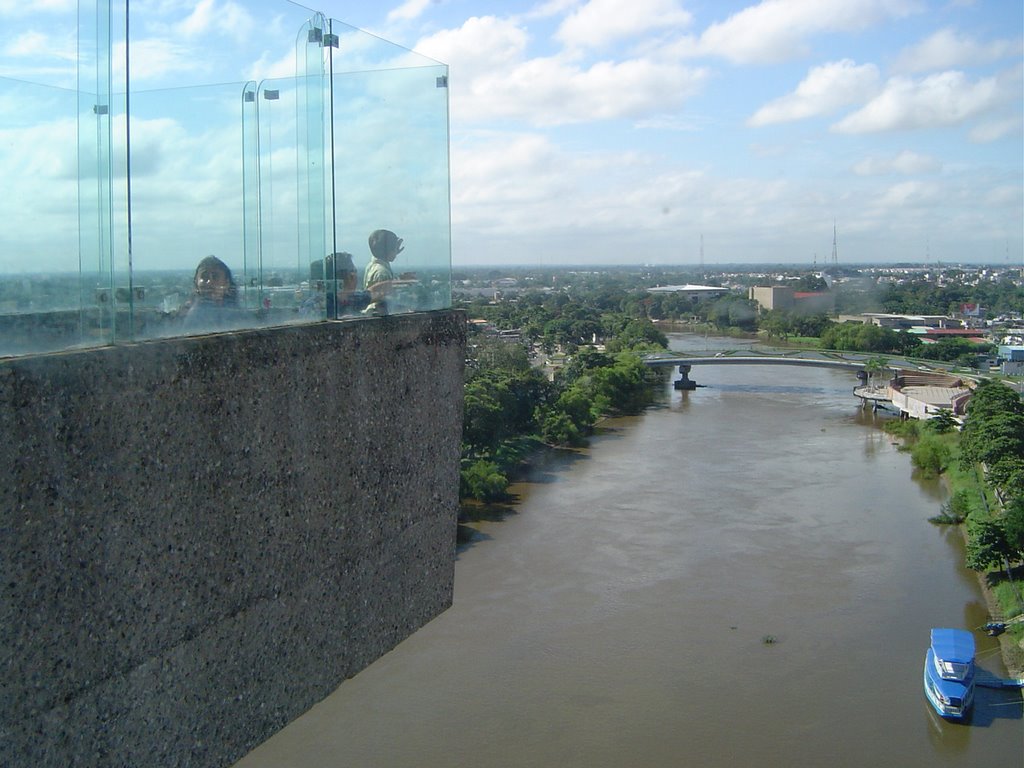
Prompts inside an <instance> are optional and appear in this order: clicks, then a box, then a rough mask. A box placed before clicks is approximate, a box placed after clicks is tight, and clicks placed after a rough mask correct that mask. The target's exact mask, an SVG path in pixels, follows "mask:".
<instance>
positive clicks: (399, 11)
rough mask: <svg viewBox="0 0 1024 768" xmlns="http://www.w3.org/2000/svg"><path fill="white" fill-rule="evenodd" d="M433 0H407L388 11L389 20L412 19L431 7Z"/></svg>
mask: <svg viewBox="0 0 1024 768" xmlns="http://www.w3.org/2000/svg"><path fill="white" fill-rule="evenodd" d="M431 2H432V0H406V1H405V2H404V3H402V4H401V5H400V6H398V7H397V8H394V9H392V10H391V11H389V12H388V21H389V22H390V21H411V20H412V19H416V18H419V16H420V15H421V14H422V13H423V11H425V10H426V9H427V8H428V7H430V3H431Z"/></svg>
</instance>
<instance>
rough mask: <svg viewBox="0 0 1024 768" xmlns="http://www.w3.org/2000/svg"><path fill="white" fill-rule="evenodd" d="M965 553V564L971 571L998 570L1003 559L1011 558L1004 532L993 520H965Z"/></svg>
mask: <svg viewBox="0 0 1024 768" xmlns="http://www.w3.org/2000/svg"><path fill="white" fill-rule="evenodd" d="M967 531H968V539H967V552H966V555H965V558H964V560H965V563H966V564H967V567H968V568H970V569H971V570H972V571H987V570H989V569H990V568H998V567H999V566H1001V565H1002V564H1003V560H1004V558H1008V557H1011V556H1013V550H1012V549H1011V548H1010V544H1009V542H1008V541H1007V538H1006V531H1005V530H1004V529H1003V527H1002V526H1001V525H1000V524H999V523H998V522H997V521H995V520H973V519H970V518H968V520H967Z"/></svg>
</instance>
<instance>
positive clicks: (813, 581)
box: [238, 336, 1024, 768]
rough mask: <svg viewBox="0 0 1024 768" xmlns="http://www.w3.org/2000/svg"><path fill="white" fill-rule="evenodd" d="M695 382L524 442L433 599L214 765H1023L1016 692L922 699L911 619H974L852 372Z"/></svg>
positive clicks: (954, 623) (973, 600) (736, 375)
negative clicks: (636, 409)
mask: <svg viewBox="0 0 1024 768" xmlns="http://www.w3.org/2000/svg"><path fill="white" fill-rule="evenodd" d="M692 341H693V339H692V337H684V336H678V337H674V338H673V346H674V347H675V348H676V349H683V348H685V347H686V346H687V345H688V344H690V343H691V342H692ZM699 345H700V351H701V352H703V351H705V348H706V349H708V350H710V351H712V352H713V351H714V350H715V349H716V348H717V349H722V348H726V347H728V348H734V347H735V342H733V341H731V340H728V341H726V340H714V339H711V340H705V339H704V338H703V337H701V338H700V339H699ZM695 373H696V374H697V375H696V376H694V378H695V379H696V380H697V381H698V383H700V384H702V385H704V386H703V387H702V388H700V389H698V390H696V391H694V392H675V391H673V390H672V388H671V384H669V383H666V385H665V388H664V391H663V394H662V400H661V403H660V404H659V405H658V406H656V407H652V408H650V409H648V410H647V411H645V412H644V413H642V414H640V415H639V416H636V417H630V418H621V419H614V420H611V421H609V422H607V423H606V424H605V425H604V426H603V428H602V429H601V431H600V434H599V435H598V436H597V437H595V438H594V439H593V440H592V441H591V444H590V446H589V447H588V448H587V449H586V450H583V451H578V452H562V453H556V454H552V455H550V456H548V457H546V459H545V460H544V461H543V462H541V463H540V464H538V466H536V468H535V470H534V472H533V473H532V475H531V476H530V478H528V480H527V481H526V482H523V483H520V484H517V485H515V486H514V487H513V491H514V492H515V493H516V494H517V496H518V502H517V503H515V504H513V505H510V506H508V507H506V508H503V509H494V510H491V512H490V514H489V515H488V516H487V517H489V518H490V519H487V520H483V521H480V522H477V523H474V524H473V526H472V527H473V529H474V532H473V535H472V540H471V541H470V542H469V543H468V544H465V545H464V546H463V547H462V548H461V550H460V552H459V556H458V563H457V566H456V585H455V604H454V606H453V607H452V608H451V609H450V610H449V611H447V612H446V613H445V614H443V615H442V616H440V617H439V618H437V619H435V620H434V621H433V622H431V623H430V624H429V625H427V626H426V627H425V628H423V629H422V630H420V631H419V632H417V633H416V634H415V635H413V636H412V637H411V638H409V639H408V640H406V641H405V642H404V643H402V644H401V645H400V646H399V647H398V648H397V649H395V650H394V651H392V652H391V653H390V654H388V655H387V656H385V657H384V658H382V659H380V660H379V661H377V662H376V663H374V664H373V665H371V666H370V667H369V668H368V669H366V670H365V671H363V672H362V673H360V674H359V675H357V676H356V677H355V678H353V679H352V680H349V681H347V682H345V683H344V684H343V685H342V686H341V687H340V688H339V689H338V690H337V691H336V692H335V693H334V694H332V695H331V696H330V697H328V698H327V699H326V700H324V701H323V702H321V703H320V704H319V705H317V706H316V707H314V708H313V709H312V710H311V711H310V712H308V713H307V714H306V715H304V716H303V717H301V718H299V719H298V720H297V721H295V722H294V723H292V724H291V725H290V726H289V727H288V728H286V729H285V730H284V731H282V732H281V733H279V734H278V735H277V736H275V737H273V738H272V739H270V740H269V741H268V742H266V743H265V744H263V745H262V746H261V747H259V748H257V749H256V750H254V751H253V752H252V753H251V754H250V755H248V756H247V757H246V758H245V759H243V760H242V761H241V762H240V763H238V765H239V766H240V767H241V768H264V767H270V766H273V767H274V768H287V767H289V766H294V767H296V768H300V767H301V768H331V767H334V766H337V767H340V766H346V767H349V766H351V767H353V768H354V767H359V768H363V767H371V766H387V767H389V768H390V767H395V768H398V767H405V766H408V767H409V768H412V767H413V766H415V768H431V767H434V766H436V767H437V768H441V767H443V768H452V766H467V767H468V766H472V767H473V768H487V767H489V766H494V767H496V768H497V767H498V766H500V767H501V768H510V767H515V766H579V767H581V768H582V767H584V766H585V767H586V768H601V767H603V766H607V767H609V768H611V767H612V766H615V767H616V768H634V767H646V766H651V767H655V766H658V767H661V766H681V765H686V766H730V767H731V766H737V765H739V766H815V767H817V766H864V765H874V766H928V768H935V767H936V766H943V765H949V766H952V765H957V766H965V765H983V764H988V765H1001V766H1011V765H1012V766H1019V765H1021V755H1022V754H1024V728H1022V719H1021V705H1020V703H1019V698H1018V699H1016V700H1015V698H1014V697H1013V696H1011V695H1010V694H1009V693H1006V692H999V691H991V690H987V689H979V692H978V700H977V708H976V713H975V716H974V719H973V723H972V724H971V725H969V726H964V725H956V724H950V723H946V722H944V721H940V720H938V719H937V718H936V717H934V716H933V715H932V713H931V710H930V709H929V707H928V705H927V704H926V702H925V700H924V696H923V693H922V690H921V675H922V664H923V659H924V654H925V650H926V647H927V644H928V632H929V629H930V628H931V627H933V626H951V627H965V628H975V627H979V626H980V625H982V624H983V623H984V622H985V621H986V620H987V614H986V611H985V608H984V604H983V601H982V597H981V595H980V593H979V590H978V586H977V581H976V579H975V577H974V575H973V574H972V573H971V572H969V571H965V570H964V569H963V568H962V567H961V566H960V562H961V560H962V557H961V555H962V543H961V540H960V537H959V534H958V533H957V531H956V530H953V529H944V528H938V527H935V526H932V525H931V524H929V523H928V522H927V518H928V517H929V516H931V515H933V514H935V513H936V512H938V511H939V506H940V503H941V502H942V500H943V498H944V494H943V490H942V488H941V486H940V485H939V484H938V483H935V482H919V481H916V480H914V479H912V477H911V475H912V472H911V465H910V459H909V456H908V455H907V454H904V453H900V452H899V451H898V450H897V448H896V446H895V445H894V443H893V440H892V439H891V438H890V437H888V436H887V435H885V434H884V433H883V432H881V431H880V430H879V429H878V428H877V424H876V423H873V421H872V420H873V418H875V417H873V416H872V415H871V414H870V413H869V412H867V413H865V412H862V411H861V410H859V408H858V404H857V401H856V399H855V398H854V397H853V396H852V394H851V391H852V389H853V387H854V386H855V384H856V378H855V376H854V375H853V374H848V373H843V372H838V371H833V370H817V369H806V368H774V367H763V366H751V367H749V368H746V367H741V366H733V367H702V368H700V369H697V370H696V371H695ZM976 638H977V642H978V645H979V653H980V656H979V658H980V661H981V665H982V666H983V667H984V668H986V669H988V670H989V671H992V672H994V673H996V674H1000V673H1003V672H1004V670H1003V668H1002V665H1001V662H1000V659H999V657H998V651H997V646H996V644H995V642H994V641H992V640H991V639H990V638H987V637H985V636H984V635H983V634H981V633H976Z"/></svg>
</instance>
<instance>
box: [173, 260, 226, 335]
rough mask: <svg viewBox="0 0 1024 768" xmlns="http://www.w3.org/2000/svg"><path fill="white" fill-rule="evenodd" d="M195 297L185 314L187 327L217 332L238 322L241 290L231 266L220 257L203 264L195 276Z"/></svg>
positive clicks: (201, 262) (193, 295)
mask: <svg viewBox="0 0 1024 768" xmlns="http://www.w3.org/2000/svg"><path fill="white" fill-rule="evenodd" d="M192 288H193V292H192V298H191V299H190V300H189V304H188V308H187V309H186V311H185V321H184V325H185V328H187V329H191V330H204V329H207V330H216V329H218V328H224V327H226V326H227V325H230V324H231V323H232V321H234V322H237V320H238V318H237V316H236V315H235V314H234V312H235V310H237V309H238V288H237V286H236V285H235V281H234V279H233V278H232V277H231V270H230V269H228V265H227V264H225V263H224V262H223V261H221V260H220V259H218V258H217V257H216V256H207V257H206V258H205V259H203V260H202V261H200V262H199V266H198V267H196V273H195V275H194V276H193V277H192Z"/></svg>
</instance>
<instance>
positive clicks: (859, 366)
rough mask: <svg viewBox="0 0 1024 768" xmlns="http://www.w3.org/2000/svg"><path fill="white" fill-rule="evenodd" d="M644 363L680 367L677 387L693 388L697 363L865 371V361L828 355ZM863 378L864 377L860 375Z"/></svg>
mask: <svg viewBox="0 0 1024 768" xmlns="http://www.w3.org/2000/svg"><path fill="white" fill-rule="evenodd" d="M818 354H820V353H818ZM644 365H647V366H650V367H653V368H659V367H671V368H674V367H678V368H679V378H678V379H676V381H675V382H674V385H675V388H676V389H684V390H692V389H696V388H697V386H698V385H697V383H696V382H695V381H693V380H692V379H691V378H690V369H691V368H692V367H693V366H695V365H799V366H805V367H806V366H810V367H814V368H843V369H845V370H851V371H863V370H864V363H863V362H858V361H855V360H837V359H835V358H826V357H778V356H774V357H773V356H769V355H756V356H752V355H745V356H740V355H715V356H714V357H680V356H678V355H676V356H671V357H670V356H657V355H654V356H651V357H647V358H645V359H644ZM858 378H861V379H863V378H864V377H858Z"/></svg>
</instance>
